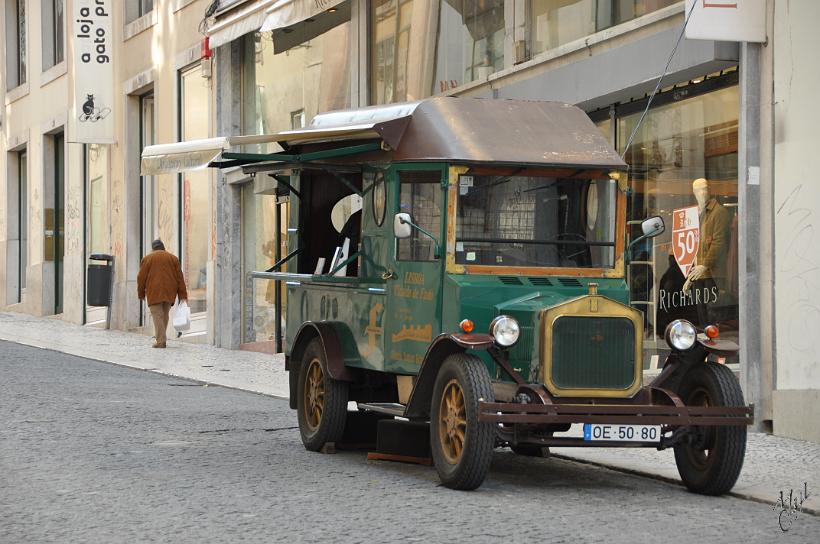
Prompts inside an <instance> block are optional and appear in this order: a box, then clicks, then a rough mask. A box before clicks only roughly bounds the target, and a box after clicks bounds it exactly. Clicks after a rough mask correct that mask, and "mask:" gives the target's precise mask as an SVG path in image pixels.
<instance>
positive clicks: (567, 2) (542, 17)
mask: <svg viewBox="0 0 820 544" xmlns="http://www.w3.org/2000/svg"><path fill="white" fill-rule="evenodd" d="M678 2H680V0H603V1H602V0H530V11H529V13H530V16H529V17H528V20H529V21H530V52H531V54H532V55H533V56H534V55H537V54H539V53H542V52H544V51H548V50H550V49H554V48H556V47H559V46H561V45H564V44H565V43H569V42H571V41H574V40H577V39H579V38H584V37H586V36H589V35H590V34H594V33H596V32H600V31H601V30H604V29H607V28H609V27H611V26H615V25H619V24H621V23H624V22H626V21H629V20H632V19H635V18H637V17H641V16H642V15H646V14H647V13H651V12H653V11H657V10H659V9H661V8H665V7H667V6H671V5H672V4H676V3H678Z"/></svg>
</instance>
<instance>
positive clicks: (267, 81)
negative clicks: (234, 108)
mask: <svg viewBox="0 0 820 544" xmlns="http://www.w3.org/2000/svg"><path fill="white" fill-rule="evenodd" d="M349 32H350V22H349V21H346V22H344V23H342V24H340V25H338V26H336V27H334V28H332V29H330V30H329V31H327V32H325V33H324V34H321V35H319V36H317V37H314V38H312V39H311V40H309V41H306V42H304V43H301V44H298V45H296V46H295V47H292V48H290V49H288V50H286V51H283V52H280V53H275V52H274V48H273V42H272V41H271V35H270V34H269V33H256V34H252V35H249V36H247V37H246V38H245V39H244V44H243V47H244V63H243V100H242V119H243V123H242V131H243V133H244V134H271V133H276V132H281V131H283V130H291V129H296V128H302V127H304V126H305V124H306V123H308V122H310V120H311V119H312V118H313V117H314V116H315V115H316V114H317V113H320V112H325V111H330V110H338V109H345V108H349V107H350V47H349ZM246 150H247V151H248V152H275V151H279V150H280V148H279V146H278V145H276V144H270V145H254V146H247V147H246ZM274 193H275V188H274V184H271V185H270V186H266V187H258V186H257V185H256V184H255V183H247V184H245V185H244V186H243V188H242V233H243V234H242V237H243V245H244V247H243V252H244V262H243V269H244V271H245V272H246V273H247V272H250V271H254V270H266V269H267V268H269V267H270V266H271V265H272V264H274V263H275V262H276V255H277V247H276V236H275V234H276V208H277V206H278V208H279V213H280V221H279V223H280V229H281V237H280V240H281V247H280V248H279V253H278V254H279V255H281V256H285V255H287V250H288V248H287V223H288V209H289V208H288V206H289V204H287V203H283V204H280V205H277V204H276V198H277V197H276V196H275V194H274ZM281 270H282V271H286V270H287V264H286V265H284V266H283V267H282V269H281ZM245 287H246V290H245V301H246V303H245V309H244V314H245V318H246V323H245V327H244V329H243V330H244V331H245V332H244V338H243V340H244V341H245V342H252V341H268V340H273V339H274V335H275V331H276V314H275V307H274V302H275V295H276V282H274V281H270V280H253V282H252V284H247V283H246V284H245ZM280 294H281V300H282V309H283V311H284V310H285V309H286V300H285V289H284V285H280ZM283 322H284V320H283Z"/></svg>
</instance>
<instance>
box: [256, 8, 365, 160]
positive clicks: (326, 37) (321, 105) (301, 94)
mask: <svg viewBox="0 0 820 544" xmlns="http://www.w3.org/2000/svg"><path fill="white" fill-rule="evenodd" d="M349 32H350V22H349V21H346V22H344V23H342V24H340V25H338V26H335V27H333V28H331V29H330V30H328V31H327V32H325V33H324V34H321V35H319V36H317V37H315V38H313V39H311V40H310V41H308V42H305V43H303V44H300V45H298V46H296V47H293V48H291V49H288V50H287V51H284V52H281V53H276V52H275V51H274V44H273V41H272V39H271V35H270V33H264V34H262V33H255V34H252V35H249V36H247V37H246V38H245V40H244V44H243V47H244V55H243V57H244V58H243V79H244V81H243V86H242V88H243V95H242V131H243V133H245V134H275V133H277V132H282V131H285V130H291V129H294V128H301V127H302V126H304V125H305V124H307V122H309V120H310V119H312V118H313V117H314V116H315V115H316V114H317V113H320V112H325V111H330V110H340V109H345V108H349V107H350V47H349V40H348V35H349ZM245 150H246V151H247V152H274V151H279V150H280V148H279V146H277V145H275V144H269V145H264V144H263V145H254V146H246V148H245Z"/></svg>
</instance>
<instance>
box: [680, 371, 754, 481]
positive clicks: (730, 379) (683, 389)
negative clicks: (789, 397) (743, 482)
mask: <svg viewBox="0 0 820 544" xmlns="http://www.w3.org/2000/svg"><path fill="white" fill-rule="evenodd" d="M679 393H680V397H681V399H682V400H683V402H684V403H685V404H686V406H744V402H743V392H742V391H741V390H740V384H739V383H738V381H737V378H735V376H734V374H732V371H731V370H729V369H728V368H726V367H725V366H723V365H719V364H716V363H706V364H699V365H697V366H694V367H692V368H691V369H690V370H689V371H688V372H687V373H686V375H684V377H683V380H682V381H681V385H680V392H679ZM691 430H692V434H691V435H690V436H689V437H688V440H687V441H685V442H681V443H679V444H677V445H675V462H676V464H677V465H678V473H679V474H680V477H681V480H683V483H684V484H685V485H686V487H687V488H688V489H689V490H690V491H693V492H695V493H701V494H703V495H722V494H724V493H726V492H728V491H729V490H730V489H732V487H733V486H734V485H735V482H736V481H737V479H738V476H740V469H741V468H743V457H744V455H745V453H746V427H745V426H731V427H692V429H691Z"/></svg>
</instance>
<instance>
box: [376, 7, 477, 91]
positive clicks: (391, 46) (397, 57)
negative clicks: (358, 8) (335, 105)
mask: <svg viewBox="0 0 820 544" xmlns="http://www.w3.org/2000/svg"><path fill="white" fill-rule="evenodd" d="M442 3H444V2H442ZM457 3H458V4H460V2H457ZM437 4H438V3H437V2H428V1H423V0H373V1H372V2H370V3H369V5H370V20H371V23H372V26H371V28H372V31H371V32H372V36H371V40H370V43H371V49H370V103H371V104H389V103H392V102H405V101H410V100H419V99H421V98H425V97H427V96H429V95H430V91H431V89H432V87H433V78H434V74H433V72H432V70H430V68H431V67H432V66H433V58H432V55H433V54H434V52H435V46H436V32H435V25H436V24H437V21H436V19H437V18H438V15H439V13H438V11H439V10H438V7H437ZM459 47H460V46H459ZM482 58H483V57H482ZM459 71H460V69H459ZM448 77H449V76H448ZM461 77H462V76H460V75H459V76H458V79H461Z"/></svg>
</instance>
